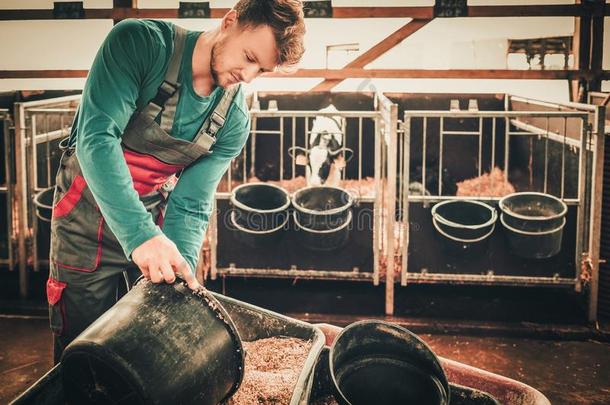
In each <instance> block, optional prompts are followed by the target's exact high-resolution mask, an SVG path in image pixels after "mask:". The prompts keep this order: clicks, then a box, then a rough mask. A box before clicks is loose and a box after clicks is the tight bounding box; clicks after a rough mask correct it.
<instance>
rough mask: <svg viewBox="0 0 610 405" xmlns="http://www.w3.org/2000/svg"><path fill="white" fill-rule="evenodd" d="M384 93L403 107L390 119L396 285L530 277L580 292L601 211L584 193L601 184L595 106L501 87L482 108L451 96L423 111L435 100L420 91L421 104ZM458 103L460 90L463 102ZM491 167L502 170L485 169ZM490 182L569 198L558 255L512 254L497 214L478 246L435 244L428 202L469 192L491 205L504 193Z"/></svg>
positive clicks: (599, 114) (521, 281)
mask: <svg viewBox="0 0 610 405" xmlns="http://www.w3.org/2000/svg"><path fill="white" fill-rule="evenodd" d="M388 97H390V98H391V99H393V100H394V101H396V102H397V103H398V104H400V107H399V108H400V109H401V110H402V112H403V114H402V121H401V122H399V123H398V133H399V136H398V154H399V163H398V173H399V174H398V179H399V181H398V184H399V189H398V214H397V218H398V220H399V224H400V225H399V226H400V232H401V233H402V234H404V235H405V236H404V237H403V238H401V239H400V242H401V245H400V253H399V256H400V259H399V260H401V268H400V280H401V284H402V285H407V283H460V284H489V285H515V286H534V285H537V286H563V287H573V288H575V289H577V290H580V288H581V283H582V280H583V279H585V278H586V277H587V275H586V274H583V270H582V269H583V267H582V266H583V263H588V262H589V261H588V260H589V258H590V257H591V256H595V255H597V257H598V256H599V253H598V251H599V247H596V246H595V243H596V241H595V238H594V237H593V236H594V235H595V234H596V231H595V229H597V230H598V229H599V224H598V223H596V220H597V221H599V219H598V218H597V219H596V216H595V215H593V213H594V212H599V207H597V206H596V205H595V204H597V205H599V204H598V203H596V202H595V200H592V199H591V196H592V195H595V190H596V187H599V186H598V185H597V184H598V183H596V181H598V180H599V176H600V174H601V173H600V169H599V167H598V165H599V163H598V162H599V161H600V160H601V159H602V156H600V155H599V153H598V150H597V149H598V147H599V143H598V142H597V134H598V133H600V132H599V127H600V120H603V117H604V112H603V109H600V107H593V106H589V105H585V104H575V103H565V104H556V103H547V102H542V101H537V100H531V99H525V98H522V97H516V96H511V95H504V96H503V97H489V96H487V97H483V98H481V99H480V100H479V103H480V104H483V105H484V107H485V110H479V109H478V108H476V107H475V104H474V103H472V102H471V104H470V107H471V108H469V109H468V110H459V105H458V104H457V103H455V104H454V108H453V109H451V110H450V109H448V108H447V107H449V103H446V104H445V108H446V109H440V108H439V109H437V110H427V109H424V108H429V105H430V104H435V103H436V104H438V102H437V101H435V100H434V99H432V100H430V99H429V98H426V103H423V102H422V101H421V100H419V101H420V104H419V105H418V103H417V102H416V101H414V100H410V99H408V98H407V99H405V98H401V96H400V95H396V94H391V95H388ZM445 97H447V98H449V97H451V96H445ZM458 97H460V96H458V95H456V96H455V97H454V98H458ZM466 97H476V95H475V96H466ZM424 98H425V97H422V99H424ZM446 101H448V100H446ZM459 101H460V100H458V102H459ZM465 101H467V99H466V100H464V96H462V100H461V102H462V106H463V107H464V106H465V104H466V103H465ZM498 104H500V105H498ZM455 107H457V108H455ZM602 125H603V123H602ZM601 128H602V129H603V126H602V127H601ZM594 162H596V164H595V165H594V164H593V163H594ZM494 168H497V169H496V171H495V173H496V174H498V173H499V174H498V176H500V174H501V177H497V176H496V177H493V176H491V175H489V173H490V172H492V170H493V169H494ZM486 176H488V177H486ZM473 178H474V179H476V178H478V183H477V182H472V183H470V189H468V190H467V189H466V184H467V183H465V182H464V181H465V180H469V179H473ZM485 179H487V180H485ZM483 180H484V181H483ZM494 180H495V181H498V180H499V181H500V182H503V183H506V184H502V186H503V187H505V188H506V189H508V188H514V191H518V192H524V191H528V192H537V193H542V194H549V195H551V196H555V197H557V198H558V199H559V200H561V201H563V202H564V203H565V204H566V205H567V207H568V210H567V214H566V218H565V219H566V222H565V228H564V230H563V242H562V244H561V250H560V252H559V254H557V255H556V256H554V257H551V258H548V259H545V260H531V259H523V258H521V257H518V254H517V255H515V252H511V251H510V249H509V248H508V246H507V245H508V244H507V241H506V240H507V239H506V237H507V236H506V233H507V229H506V226H503V225H501V224H500V221H497V222H498V224H497V225H496V226H495V230H493V232H492V233H491V236H490V237H489V242H488V244H489V246H487V247H486V248H485V249H484V250H483V252H482V254H481V251H478V252H477V254H475V255H468V252H467V251H465V252H464V254H459V253H458V254H455V253H451V252H448V251H446V250H444V249H438V248H439V246H442V239H443V238H442V237H441V236H439V232H437V231H435V228H434V226H433V224H432V219H431V213H430V209H431V208H432V207H433V206H434V205H435V204H437V203H439V202H443V201H450V200H471V201H478V202H484V203H486V204H488V205H489V206H491V207H494V208H496V210H498V212H499V211H500V210H499V208H498V207H497V203H498V201H499V200H500V199H501V197H502V196H503V195H504V194H507V193H508V191H506V190H503V191H498V187H497V186H498V185H497V184H495V185H494V184H493V182H494ZM456 194H462V195H456ZM596 227H597V228H596ZM597 232H598V231H597ZM598 242H599V241H597V243H598ZM596 249H597V250H596ZM596 252H597V253H596ZM517 253H518V252H517Z"/></svg>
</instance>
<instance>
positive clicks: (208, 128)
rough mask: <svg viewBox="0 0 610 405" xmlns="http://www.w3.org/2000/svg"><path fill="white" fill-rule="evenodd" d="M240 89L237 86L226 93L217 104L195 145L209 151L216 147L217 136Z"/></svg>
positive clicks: (198, 133)
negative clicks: (213, 146)
mask: <svg viewBox="0 0 610 405" xmlns="http://www.w3.org/2000/svg"><path fill="white" fill-rule="evenodd" d="M239 88H240V85H235V86H231V87H229V88H228V89H226V90H225V91H224V93H223V95H222V97H221V98H220V101H219V102H218V104H216V107H215V108H214V110H213V111H212V113H211V114H210V115H208V117H207V118H206V119H205V121H204V122H203V125H201V128H200V129H199V131H198V132H197V135H196V136H195V139H193V143H195V144H197V145H198V146H200V147H202V148H204V149H205V150H207V151H210V149H211V148H212V145H214V143H215V142H216V134H217V133H218V131H220V129H221V128H222V127H223V126H224V124H225V121H226V119H227V115H228V113H229V108H230V107H231V103H232V102H233V99H234V98H235V94H237V91H238V90H239Z"/></svg>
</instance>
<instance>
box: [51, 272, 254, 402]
mask: <svg viewBox="0 0 610 405" xmlns="http://www.w3.org/2000/svg"><path fill="white" fill-rule="evenodd" d="M61 364H62V368H61V369H62V376H63V382H64V391H65V395H66V399H67V402H68V403H71V404H200V405H201V404H204V405H216V404H218V403H220V402H222V401H224V400H225V399H227V398H229V397H230V396H231V395H233V393H234V392H235V391H236V390H237V388H238V387H239V385H240V383H241V381H242V378H243V374H244V352H243V349H242V344H241V340H240V337H239V335H238V332H237V329H236V328H235V326H234V324H233V322H232V320H231V318H229V315H228V313H227V312H226V311H225V310H224V308H223V307H222V306H221V305H220V303H219V302H218V301H217V300H216V299H215V298H214V297H213V296H212V295H211V294H210V293H209V292H208V291H206V290H205V289H201V290H199V291H197V292H194V291H192V290H190V289H189V288H188V286H187V285H186V283H185V282H183V281H177V282H176V283H174V284H153V283H151V282H150V281H148V280H146V279H140V281H139V282H137V283H136V285H135V286H134V288H133V289H132V290H131V291H130V292H129V293H127V294H126V295H125V296H124V297H123V298H122V299H121V300H119V301H118V302H117V303H116V304H115V305H114V306H113V307H111V308H110V309H109V310H108V311H107V312H105V313H104V314H103V315H102V316H101V317H100V318H99V319H97V320H96V321H95V322H94V323H93V324H92V325H91V326H89V327H88V328H87V329H86V330H85V331H84V332H83V333H81V334H80V335H79V336H78V337H77V338H76V339H75V340H74V341H73V342H72V343H71V344H70V345H68V347H67V348H66V350H65V351H64V353H63V355H62V358H61Z"/></svg>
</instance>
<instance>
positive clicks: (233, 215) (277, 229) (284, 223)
mask: <svg viewBox="0 0 610 405" xmlns="http://www.w3.org/2000/svg"><path fill="white" fill-rule="evenodd" d="M230 219H231V225H233V226H234V227H235V228H237V229H238V230H240V231H242V232H245V233H250V234H253V235H266V234H270V233H273V232H276V231H279V230H280V229H282V228H283V227H285V226H286V224H287V223H288V220H289V219H290V216H288V215H286V220H285V221H284V222H283V223H282V224H281V225H280V226H278V227H276V228H273V229H268V230H265V231H255V230H253V229H248V228H244V227H243V226H241V225H239V224H238V223H237V221H236V220H235V211H231V217H230Z"/></svg>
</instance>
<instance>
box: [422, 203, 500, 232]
mask: <svg viewBox="0 0 610 405" xmlns="http://www.w3.org/2000/svg"><path fill="white" fill-rule="evenodd" d="M432 217H433V218H434V219H436V220H437V221H438V222H440V223H441V224H443V225H447V226H451V227H454V228H462V229H480V228H485V227H486V226H489V225H491V224H492V223H494V222H496V220H497V219H498V212H497V211H496V210H495V209H493V208H492V209H491V218H490V219H489V220H488V221H487V222H485V223H483V224H480V225H463V224H458V223H457V222H453V221H449V220H448V219H446V218H445V217H443V216H442V215H440V214H439V213H438V212H436V210H435V209H434V207H433V208H432Z"/></svg>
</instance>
